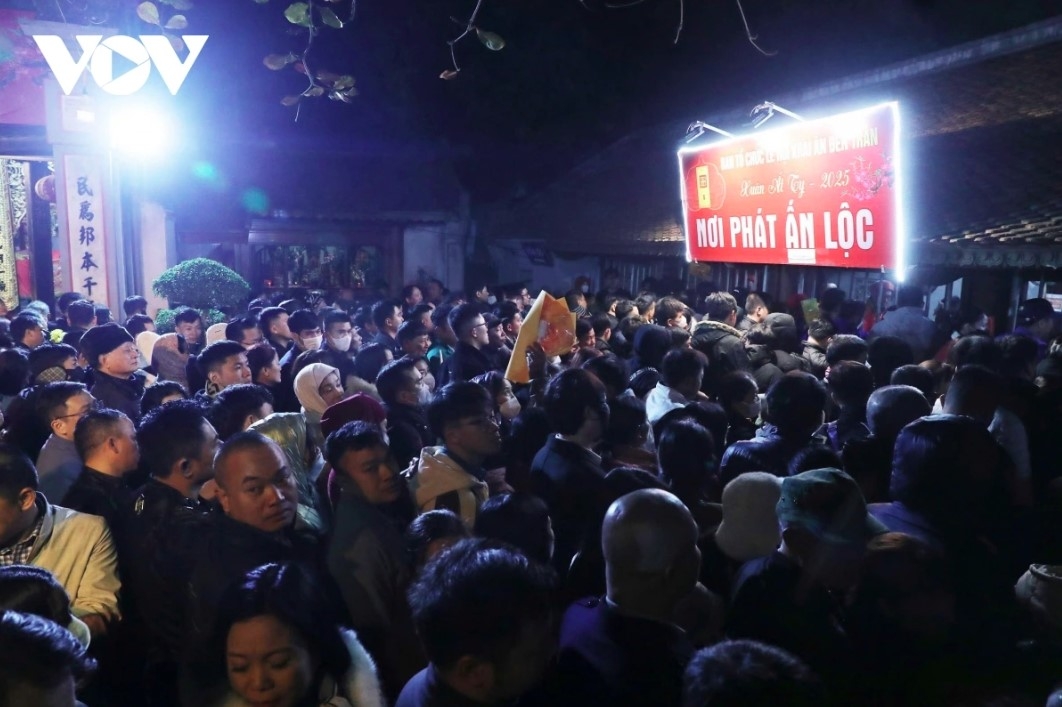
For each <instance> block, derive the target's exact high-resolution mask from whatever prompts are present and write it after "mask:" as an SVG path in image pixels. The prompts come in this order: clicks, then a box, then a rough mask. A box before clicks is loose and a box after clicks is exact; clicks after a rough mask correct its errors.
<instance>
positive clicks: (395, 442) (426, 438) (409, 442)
mask: <svg viewBox="0 0 1062 707" xmlns="http://www.w3.org/2000/svg"><path fill="white" fill-rule="evenodd" d="M422 378H423V377H422V376H421V374H420V372H419V371H418V370H417V366H416V364H415V363H414V362H413V359H411V358H407V357H402V358H400V359H398V360H397V361H392V362H391V363H389V364H387V365H386V366H384V368H383V370H381V371H380V375H378V376H377V377H376V390H377V392H378V393H379V394H380V398H381V399H382V400H383V403H384V407H385V408H386V409H387V436H388V438H389V439H390V441H391V444H390V447H391V454H393V455H394V458H395V462H396V463H397V465H398V468H399V469H405V468H406V467H408V466H409V465H410V463H412V462H413V461H414V460H415V459H416V458H417V457H418V456H419V455H420V450H421V449H423V448H424V447H428V446H430V445H431V444H433V443H434V442H435V436H434V435H432V433H431V429H430V428H429V427H428V417H427V415H426V414H425V412H424V408H425V406H426V405H427V404H428V403H429V402H431V392H430V391H429V390H428V388H427V386H426V385H425V384H424V381H423V379H422Z"/></svg>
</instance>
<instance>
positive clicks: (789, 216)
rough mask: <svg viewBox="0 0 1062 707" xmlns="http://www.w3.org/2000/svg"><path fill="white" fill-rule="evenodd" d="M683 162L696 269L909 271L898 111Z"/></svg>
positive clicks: (710, 148) (767, 134)
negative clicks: (754, 266) (755, 266)
mask: <svg viewBox="0 0 1062 707" xmlns="http://www.w3.org/2000/svg"><path fill="white" fill-rule="evenodd" d="M678 159H679V169H680V174H681V178H682V206H683V217H684V219H685V224H684V226H685V229H686V244H687V252H688V255H689V258H690V260H691V261H704V262H731V263H764V264H780V265H819V266H827V267H842V268H866V269H875V270H877V269H880V268H886V269H890V270H899V271H902V270H903V266H904V264H903V262H902V260H903V247H904V243H903V238H904V235H903V213H902V207H901V203H900V202H901V199H900V188H899V187H900V183H899V182H900V176H901V175H900V172H899V163H900V155H899V111H898V106H897V104H896V103H885V104H882V105H879V106H875V107H872V108H867V109H863V110H858V111H854V112H851V113H845V114H842V115H837V116H832V117H829V118H823V119H820V120H813V121H807V122H799V123H794V124H792V125H786V126H785V127H782V128H776V129H773V130H767V131H764V132H762V133H756V134H752V135H747V136H742V137H735V138H730V139H726V140H724V141H721V142H716V143H713V144H710V145H705V146H703V147H687V148H683V149H682V150H680V151H679V154H678Z"/></svg>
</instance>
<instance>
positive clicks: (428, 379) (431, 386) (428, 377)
mask: <svg viewBox="0 0 1062 707" xmlns="http://www.w3.org/2000/svg"><path fill="white" fill-rule="evenodd" d="M420 382H421V383H423V384H424V387H425V388H427V389H428V392H429V393H430V392H432V391H434V390H435V376H433V375H432V374H430V373H425V374H424V377H423V378H421V379H420Z"/></svg>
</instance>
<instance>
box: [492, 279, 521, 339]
mask: <svg viewBox="0 0 1062 707" xmlns="http://www.w3.org/2000/svg"><path fill="white" fill-rule="evenodd" d="M525 289H526V288H525ZM495 313H496V314H497V317H498V321H500V322H501V325H502V331H503V332H504V334H505V345H506V346H507V347H508V348H509V350H510V351H512V350H513V349H514V348H516V339H517V337H519V336H520V327H522V326H523V325H524V315H523V314H521V312H520V308H519V307H518V306H517V304H516V303H515V302H511V301H508V300H506V301H504V302H499V303H498V307H497V308H496V309H495Z"/></svg>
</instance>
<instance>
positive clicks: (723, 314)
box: [691, 292, 750, 395]
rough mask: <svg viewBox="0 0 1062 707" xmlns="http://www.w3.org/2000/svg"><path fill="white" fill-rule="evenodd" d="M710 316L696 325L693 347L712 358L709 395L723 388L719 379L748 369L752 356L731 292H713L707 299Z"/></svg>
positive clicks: (706, 388) (706, 382) (707, 375)
mask: <svg viewBox="0 0 1062 707" xmlns="http://www.w3.org/2000/svg"><path fill="white" fill-rule="evenodd" d="M704 304H705V310H706V314H707V315H708V318H707V319H705V320H702V321H700V322H698V323H697V326H695V327H694V328H693V340H692V342H691V343H692V345H693V348H695V349H697V350H698V351H700V352H701V353H703V354H704V355H705V356H707V357H708V370H707V372H706V373H705V377H704V384H703V387H702V389H703V390H704V392H705V393H707V394H708V395H715V394H717V393H718V390H719V381H720V379H722V377H723V376H725V375H726V374H727V373H730V372H731V371H747V370H749V368H750V365H749V356H748V354H747V353H746V352H745V344H744V342H743V341H742V332H740V331H738V330H737V329H735V328H734V324H735V323H736V322H737V300H735V299H734V296H733V295H731V294H730V293H728V292H713V293H712V294H710V295H708V297H706V298H705V301H704Z"/></svg>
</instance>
